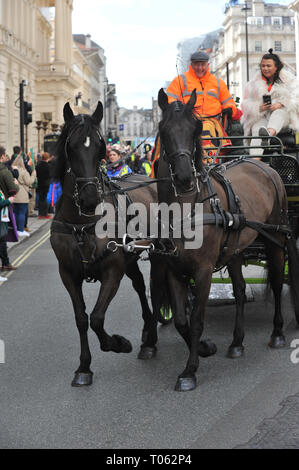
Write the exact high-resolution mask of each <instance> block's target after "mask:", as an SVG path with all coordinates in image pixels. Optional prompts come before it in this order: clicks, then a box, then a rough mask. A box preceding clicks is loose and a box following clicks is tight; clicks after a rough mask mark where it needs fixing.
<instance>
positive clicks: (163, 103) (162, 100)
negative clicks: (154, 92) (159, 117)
mask: <svg viewBox="0 0 299 470" xmlns="http://www.w3.org/2000/svg"><path fill="white" fill-rule="evenodd" d="M158 104H159V106H160V108H161V109H162V111H164V110H165V109H166V108H167V106H168V97H167V95H166V93H165V91H164V90H163V88H161V89H160V90H159V94H158Z"/></svg>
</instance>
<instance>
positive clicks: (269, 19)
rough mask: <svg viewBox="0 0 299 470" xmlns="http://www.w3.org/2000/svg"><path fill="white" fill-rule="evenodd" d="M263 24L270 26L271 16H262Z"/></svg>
mask: <svg viewBox="0 0 299 470" xmlns="http://www.w3.org/2000/svg"><path fill="white" fill-rule="evenodd" d="M264 24H271V16H264Z"/></svg>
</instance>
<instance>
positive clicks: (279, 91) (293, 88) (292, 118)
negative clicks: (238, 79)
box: [241, 69, 299, 135]
mask: <svg viewBox="0 0 299 470" xmlns="http://www.w3.org/2000/svg"><path fill="white" fill-rule="evenodd" d="M279 77H280V79H281V82H280V83H274V84H273V85H272V88H271V90H270V91H268V85H267V82H266V81H265V80H263V78H262V75H261V72H260V71H259V72H257V73H256V75H255V77H254V78H253V79H252V80H250V82H248V83H247V85H246V86H245V90H244V98H243V101H242V104H241V109H242V111H243V116H242V120H241V122H242V124H243V126H244V135H250V133H251V128H252V126H253V124H254V123H256V122H257V121H258V120H259V119H260V118H261V117H263V116H265V115H266V114H267V112H262V113H261V112H260V110H259V107H260V105H261V104H263V95H271V100H272V104H274V103H281V104H282V105H283V106H284V107H285V108H286V110H287V112H288V114H289V123H288V127H290V128H291V129H293V130H294V131H296V132H298V131H299V81H298V79H297V78H296V77H295V76H294V75H292V74H291V73H290V72H287V71H286V70H284V69H282V70H281V71H280V74H279Z"/></svg>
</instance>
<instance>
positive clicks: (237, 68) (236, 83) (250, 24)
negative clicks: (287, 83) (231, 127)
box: [177, 0, 299, 99]
mask: <svg viewBox="0 0 299 470" xmlns="http://www.w3.org/2000/svg"><path fill="white" fill-rule="evenodd" d="M295 4H296V5H295ZM293 5H294V8H293V9H294V10H296V8H297V10H296V11H298V8H299V7H298V0H297V1H295V2H293ZM245 8H246V9H245ZM246 16H247V39H248V62H249V67H248V69H249V70H248V74H249V80H250V79H251V78H252V77H253V75H254V73H255V71H256V70H258V67H259V62H260V60H261V57H262V55H263V54H264V53H266V52H267V51H268V49H270V48H273V50H274V51H275V52H277V53H278V54H279V55H280V57H281V59H282V60H283V62H284V63H285V65H286V67H287V68H289V69H290V70H291V71H292V72H293V73H295V70H296V47H295V44H296V38H295V24H298V23H297V22H298V19H297V20H295V18H294V11H292V10H291V9H290V8H288V6H286V5H280V4H279V3H266V2H265V1H264V0H247V1H246V2H245V1H243V2H242V1H238V0H230V1H229V2H228V3H227V4H226V7H225V19H224V22H223V28H222V29H221V30H218V31H213V32H211V33H209V34H206V35H203V36H199V37H198V38H193V39H190V40H189V42H188V41H185V42H184V43H179V44H178V46H177V47H178V50H179V54H178V62H179V64H181V67H183V69H185V70H186V68H187V66H188V65H189V63H188V64H186V54H187V53H189V56H190V51H191V49H190V44H191V45H192V46H193V47H192V48H193V49H194V50H193V52H194V51H195V50H196V48H195V47H194V46H195V45H196V44H198V46H197V50H206V51H207V52H208V53H209V54H210V69H211V71H212V72H213V73H215V75H216V76H217V77H220V78H222V79H223V80H224V81H225V83H227V84H228V85H229V88H230V91H231V93H232V95H233V96H234V97H240V99H242V94H243V90H244V87H245V84H246V83H247V55H246V26H245V24H246V23H245V21H246ZM297 18H298V17H297ZM296 28H297V30H298V26H296ZM297 36H298V33H297ZM211 39H213V42H212V44H211ZM297 44H298V37H297ZM188 47H189V49H188ZM297 54H298V51H297ZM181 71H184V70H182V69H181Z"/></svg>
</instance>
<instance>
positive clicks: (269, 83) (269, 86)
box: [262, 75, 274, 91]
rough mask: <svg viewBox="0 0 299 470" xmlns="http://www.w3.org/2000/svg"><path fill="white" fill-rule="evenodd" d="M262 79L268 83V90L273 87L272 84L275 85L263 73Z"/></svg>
mask: <svg viewBox="0 0 299 470" xmlns="http://www.w3.org/2000/svg"><path fill="white" fill-rule="evenodd" d="M262 79H263V80H264V82H266V83H267V86H268V91H271V88H272V86H273V85H274V83H271V82H270V81H269V80H267V78H266V77H264V75H262Z"/></svg>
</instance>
